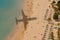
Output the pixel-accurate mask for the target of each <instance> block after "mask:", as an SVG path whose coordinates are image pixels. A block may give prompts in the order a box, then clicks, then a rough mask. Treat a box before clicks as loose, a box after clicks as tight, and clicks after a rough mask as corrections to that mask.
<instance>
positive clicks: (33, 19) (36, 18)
mask: <svg viewBox="0 0 60 40" xmlns="http://www.w3.org/2000/svg"><path fill="white" fill-rule="evenodd" d="M35 19H37V18H35V17H34V18H28V19H27V20H35Z"/></svg>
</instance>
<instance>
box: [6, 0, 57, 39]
mask: <svg viewBox="0 0 60 40" xmlns="http://www.w3.org/2000/svg"><path fill="white" fill-rule="evenodd" d="M51 2H52V1H49V0H25V1H24V3H23V8H22V9H23V10H24V13H25V15H26V16H27V17H28V18H33V17H36V18H37V19H36V20H31V21H28V24H27V29H26V30H24V24H23V22H19V23H18V25H16V28H14V29H13V31H12V37H10V36H8V37H7V40H43V39H45V40H48V36H49V32H50V28H51V24H49V23H48V22H47V20H46V19H47V18H48V17H50V14H51V8H50V7H49V6H51V4H50V3H51ZM47 9H48V10H47ZM46 13H47V15H46ZM45 15H46V17H45ZM51 15H53V13H52V14H51ZM46 28H47V29H46ZM46 30H47V31H46ZM45 31H46V36H45V38H44V35H45V34H44V33H45ZM56 32H57V31H56ZM56 32H54V33H56ZM54 35H55V34H54ZM56 40H57V38H56Z"/></svg>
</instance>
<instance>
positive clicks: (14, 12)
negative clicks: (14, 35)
mask: <svg viewBox="0 0 60 40" xmlns="http://www.w3.org/2000/svg"><path fill="white" fill-rule="evenodd" d="M22 1H23V0H0V40H5V37H6V36H7V35H8V34H9V32H11V31H12V29H13V27H14V25H15V17H16V16H18V15H20V13H21V12H20V10H21V4H22ZM19 5H20V7H19Z"/></svg>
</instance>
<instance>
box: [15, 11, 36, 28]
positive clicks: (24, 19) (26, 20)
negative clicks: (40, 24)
mask: <svg viewBox="0 0 60 40" xmlns="http://www.w3.org/2000/svg"><path fill="white" fill-rule="evenodd" d="M21 12H22V16H23V19H17V18H16V24H18V22H22V21H23V23H24V27H25V29H26V26H27V24H28V21H29V20H35V19H36V17H34V18H27V16H25V15H24V12H23V10H22V11H21Z"/></svg>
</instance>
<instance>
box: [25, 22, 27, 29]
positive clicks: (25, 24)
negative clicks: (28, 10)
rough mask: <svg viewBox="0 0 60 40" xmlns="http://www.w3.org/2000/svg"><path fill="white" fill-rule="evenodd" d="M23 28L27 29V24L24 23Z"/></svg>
mask: <svg viewBox="0 0 60 40" xmlns="http://www.w3.org/2000/svg"><path fill="white" fill-rule="evenodd" d="M24 28H25V30H26V29H27V23H25V22H24Z"/></svg>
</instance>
